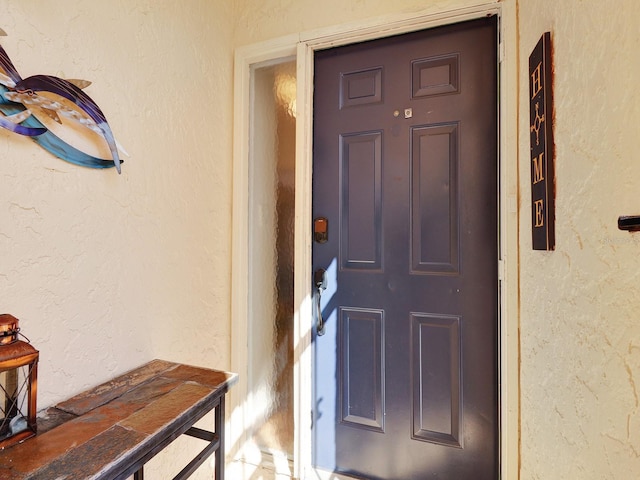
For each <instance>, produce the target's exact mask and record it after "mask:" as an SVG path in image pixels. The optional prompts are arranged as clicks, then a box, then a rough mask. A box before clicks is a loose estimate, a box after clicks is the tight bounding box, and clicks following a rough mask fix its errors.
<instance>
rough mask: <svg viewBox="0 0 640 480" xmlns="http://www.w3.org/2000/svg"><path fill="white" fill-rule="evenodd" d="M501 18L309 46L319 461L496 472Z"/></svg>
mask: <svg viewBox="0 0 640 480" xmlns="http://www.w3.org/2000/svg"><path fill="white" fill-rule="evenodd" d="M496 35H497V29H496V19H495V18H486V19H481V20H475V21H472V22H466V23H461V24H457V25H453V26H446V27H441V28H437V29H432V30H427V31H422V32H416V33H412V34H407V35H401V36H397V37H390V38H387V39H382V40H376V41H373V42H366V43H361V44H356V45H350V46H346V47H339V48H335V49H330V50H325V51H322V52H318V53H317V54H316V60H315V94H314V95H315V96H314V173H313V216H314V218H318V217H325V218H326V219H327V222H328V237H327V241H326V242H324V243H314V245H313V268H314V270H316V269H319V268H322V269H326V270H327V272H328V275H327V283H326V290H324V291H323V292H322V296H321V302H320V310H321V312H322V316H323V318H324V319H325V322H326V334H324V335H318V334H317V333H318V332H316V334H315V335H314V395H315V409H314V412H313V415H314V417H313V418H314V426H313V428H314V432H313V433H314V435H313V439H314V462H315V464H316V465H317V466H318V467H322V468H324V469H329V470H334V471H337V472H342V473H346V474H350V475H353V476H356V477H360V478H367V479H395V480H400V479H412V480H413V479H421V478H429V479H432V478H436V479H437V478H439V479H455V480H465V479H473V480H483V479H487V480H489V479H495V478H497V458H498V456H497V453H498V447H497V446H498V438H497V435H498V433H497V432H498V429H497V424H498V417H497V415H498V404H497V378H498V377H497V358H498V354H497V345H498V342H497V316H498V314H497V302H498V292H497V263H498V258H497V230H498V227H497V196H498V195H497V127H496V125H497V113H496V112H497V92H496V91H497V86H496V85H497V83H496V82H497V76H496V72H497V57H496V50H497V45H496Z"/></svg>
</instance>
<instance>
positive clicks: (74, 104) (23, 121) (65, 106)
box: [0, 29, 122, 173]
mask: <svg viewBox="0 0 640 480" xmlns="http://www.w3.org/2000/svg"><path fill="white" fill-rule="evenodd" d="M0 35H6V33H5V32H4V31H2V30H1V29H0ZM90 83H91V82H88V81H86V80H70V79H69V80H65V79H62V78H58V77H54V76H51V75H33V76H31V77H28V78H24V79H23V78H22V77H21V76H20V74H19V73H18V71H17V70H16V68H15V67H14V65H13V63H12V62H11V60H10V59H9V56H8V55H7V52H6V51H5V50H4V49H3V48H2V46H0V127H3V128H6V129H7V130H10V131H11V132H14V133H17V134H20V135H26V136H28V137H31V138H32V139H33V140H34V141H35V142H36V143H38V144H39V145H40V146H41V147H42V148H44V149H46V150H47V151H49V152H51V153H52V154H54V155H55V156H56V157H58V158H61V159H62V160H66V161H67V162H71V163H73V164H76V165H82V166H84V167H91V168H109V167H114V166H115V167H116V170H117V171H118V173H120V171H121V170H120V164H121V163H122V160H121V159H120V157H119V155H118V145H117V142H116V140H115V138H114V136H113V133H112V131H111V127H109V124H108V123H107V119H106V118H105V116H104V114H103V113H102V111H101V110H100V108H99V107H98V105H97V104H96V103H95V102H94V101H93V100H92V99H91V98H90V97H89V96H88V95H87V94H86V93H84V92H83V91H82V88H85V87H86V86H88V85H90ZM63 118H64V119H65V121H66V120H70V123H68V124H66V125H67V126H69V127H70V128H77V127H78V126H79V127H80V129H83V128H86V129H89V130H91V131H92V132H95V133H97V134H98V135H99V136H100V137H102V138H103V139H104V141H106V144H107V145H108V148H109V152H110V154H111V158H110V159H101V158H97V157H94V156H92V155H90V154H88V153H86V152H84V151H82V150H80V149H78V148H76V147H74V146H72V145H70V144H69V143H67V142H65V141H64V140H63V139H61V138H60V137H59V136H57V135H55V134H54V133H53V132H52V131H51V129H49V128H47V127H46V126H45V123H46V120H47V119H52V120H54V121H55V122H56V123H58V124H60V125H63V126H64V125H65V124H63ZM71 122H73V123H75V125H71Z"/></svg>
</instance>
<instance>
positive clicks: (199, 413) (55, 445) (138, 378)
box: [0, 360, 238, 480]
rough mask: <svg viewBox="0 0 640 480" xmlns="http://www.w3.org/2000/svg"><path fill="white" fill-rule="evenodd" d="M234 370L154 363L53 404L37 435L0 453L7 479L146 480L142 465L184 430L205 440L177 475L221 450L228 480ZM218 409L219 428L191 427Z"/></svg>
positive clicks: (219, 471) (220, 471)
mask: <svg viewBox="0 0 640 480" xmlns="http://www.w3.org/2000/svg"><path fill="white" fill-rule="evenodd" d="M237 379H238V377H237V375H236V374H233V373H227V372H221V371H217V370H210V369H206V368H198V367H192V366H189V365H183V364H179V363H172V362H166V361H164V360H153V361H152V362H149V363H147V364H146V365H143V366H142V367H140V368H137V369H135V370H132V371H130V372H128V373H126V374H124V375H122V376H120V377H117V378H115V379H113V380H111V381H110V382H107V383H104V384H102V385H100V386H98V387H95V388H92V389H90V390H87V391H86V392H83V393H81V394H79V395H76V396H75V397H73V398H71V399H69V400H66V401H64V402H62V403H60V404H58V405H56V406H55V407H52V408H49V409H48V410H47V411H46V414H45V415H42V414H41V415H39V417H38V434H37V435H36V436H35V437H33V438H31V439H28V440H26V441H24V442H23V443H21V444H18V445H14V446H12V447H9V448H6V449H5V450H2V451H0V478H1V479H3V480H27V479H28V480H52V479H58V478H60V479H66V480H79V479H91V480H124V479H126V478H128V477H130V476H131V475H134V478H135V479H136V480H143V476H144V470H143V465H144V464H145V463H146V462H147V461H149V460H150V459H151V458H153V457H154V456H155V455H156V454H157V453H159V452H160V451H161V450H162V449H163V448H165V447H166V446H167V445H169V444H170V443H171V442H172V441H173V440H175V439H176V438H177V437H179V436H180V435H182V434H186V435H190V436H192V437H196V438H199V439H201V440H204V441H205V442H207V445H206V447H205V448H204V449H203V450H202V451H201V452H200V453H199V454H198V455H197V456H196V457H195V458H194V459H193V460H192V461H191V462H190V463H189V464H188V465H187V466H186V467H184V469H183V470H182V471H181V472H180V473H179V474H178V475H177V476H176V477H174V480H178V479H185V478H187V477H189V476H190V475H191V474H192V473H193V472H194V471H195V470H196V469H197V468H198V467H199V466H200V465H202V463H204V461H205V460H206V459H207V458H208V457H209V456H210V455H211V454H212V453H214V452H215V455H216V457H215V478H216V480H222V479H224V406H225V393H226V392H227V390H228V389H229V387H230V386H231V385H233V384H234V383H235V382H236V381H237ZM211 410H215V413H214V423H215V425H214V431H213V432H210V431H207V430H202V429H200V428H196V427H194V426H193V425H194V424H195V423H196V422H197V421H198V420H199V419H201V418H202V417H203V416H204V415H205V414H207V413H208V412H210V411H211Z"/></svg>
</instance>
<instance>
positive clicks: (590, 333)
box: [519, 0, 640, 480]
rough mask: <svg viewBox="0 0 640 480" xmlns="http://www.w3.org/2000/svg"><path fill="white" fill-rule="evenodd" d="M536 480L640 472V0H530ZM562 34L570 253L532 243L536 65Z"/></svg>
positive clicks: (528, 355) (523, 158)
mask: <svg viewBox="0 0 640 480" xmlns="http://www.w3.org/2000/svg"><path fill="white" fill-rule="evenodd" d="M519 4H520V8H519V19H520V55H521V58H520V74H521V84H520V99H521V113H520V166H521V171H520V172H521V182H520V186H521V191H520V192H521V197H520V208H521V222H520V237H521V245H522V249H521V256H520V272H521V291H520V301H521V318H520V325H521V355H522V369H521V393H522V397H521V414H522V478H523V479H569V478H576V479H577V478H580V479H594V480H595V479H598V480H600V479H623V478H635V477H637V476H638V475H640V434H639V433H640V411H639V406H640V405H639V403H638V402H639V400H638V394H639V392H638V386H640V383H639V381H640V322H639V320H640V317H639V313H638V311H639V308H638V307H639V306H640V235H639V234H629V233H626V232H622V231H620V230H618V229H617V218H618V216H619V215H629V214H640V194H639V190H638V189H639V187H640V161H638V153H637V152H638V148H637V137H638V134H637V132H636V125H637V124H638V123H639V122H640V96H638V95H637V94H636V92H635V90H636V84H637V83H638V79H640V61H638V49H639V48H640V30H638V21H640V3H638V2H637V1H635V0H624V1H619V2H613V3H612V2H596V1H577V0H572V1H562V2H557V1H551V0H526V1H520V2H519ZM545 31H550V32H551V33H552V41H553V48H554V64H555V65H554V66H555V82H554V87H555V111H556V113H555V144H556V186H557V219H556V227H557V230H556V237H557V247H556V251H555V252H552V253H542V252H533V251H531V250H530V244H531V243H530V240H529V237H530V233H529V232H530V231H531V230H530V229H531V220H530V213H529V212H530V210H529V208H530V188H529V186H528V184H527V182H528V180H529V170H528V169H529V164H528V161H529V157H528V145H529V135H528V129H527V127H528V118H527V112H528V110H527V109H528V103H527V102H528V100H527V99H528V83H527V68H528V65H527V62H528V55H529V52H530V51H531V50H532V49H533V47H534V46H535V44H536V42H537V41H538V39H539V37H540V35H541V34H542V32H545Z"/></svg>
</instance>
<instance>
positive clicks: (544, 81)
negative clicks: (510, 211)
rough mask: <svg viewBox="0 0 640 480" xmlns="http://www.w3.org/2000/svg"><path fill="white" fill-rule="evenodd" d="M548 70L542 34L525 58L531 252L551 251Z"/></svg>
mask: <svg viewBox="0 0 640 480" xmlns="http://www.w3.org/2000/svg"><path fill="white" fill-rule="evenodd" d="M551 69H552V65H551V34H550V33H549V32H546V33H545V34H544V35H542V37H541V38H540V41H539V42H538V44H537V45H536V48H534V49H533V52H531V56H530V57H529V126H530V128H529V129H530V132H531V135H530V139H531V230H532V237H533V249H534V250H553V249H554V248H555V185H554V181H555V180H554V169H553V161H554V158H553V155H554V153H553V125H552V121H553V110H552V109H553V96H552V92H551V86H552V77H551Z"/></svg>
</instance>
